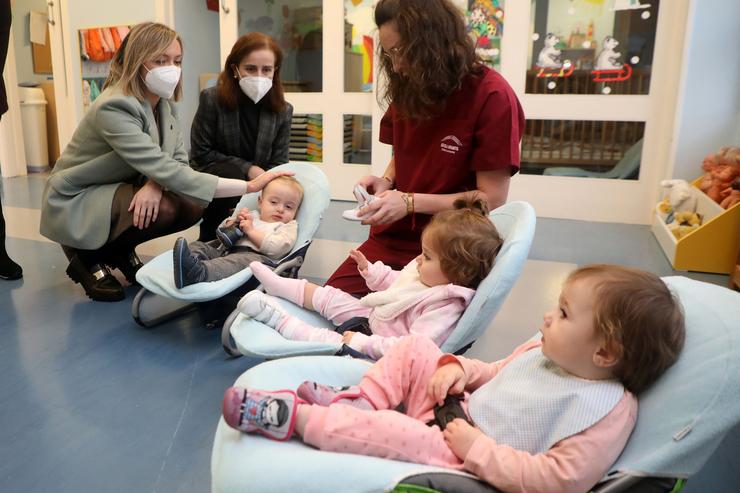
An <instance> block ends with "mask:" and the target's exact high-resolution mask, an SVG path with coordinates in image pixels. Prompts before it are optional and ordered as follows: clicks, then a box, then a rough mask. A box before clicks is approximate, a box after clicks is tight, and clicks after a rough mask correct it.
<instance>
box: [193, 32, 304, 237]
mask: <svg viewBox="0 0 740 493" xmlns="http://www.w3.org/2000/svg"><path fill="white" fill-rule="evenodd" d="M282 61H283V53H282V51H281V50H280V47H279V46H278V44H277V43H276V42H275V40H274V39H272V38H271V37H270V36H267V35H266V34H262V33H256V32H255V33H249V34H245V35H244V36H242V37H240V38H239V39H238V40H237V41H236V43H234V46H233V47H232V48H231V53H229V56H228V57H227V58H226V62H225V63H224V69H223V71H222V72H221V74H220V75H219V77H218V82H217V84H216V87H211V88H208V89H204V90H203V91H202V92H201V93H200V104H199V105H198V111H197V112H196V113H195V117H194V118H193V125H192V127H191V130H190V160H191V162H190V164H191V166H192V167H193V168H195V169H196V170H198V171H203V172H205V173H211V174H214V175H217V176H222V177H224V178H237V179H244V178H245V177H246V178H247V179H252V178H255V177H257V176H258V175H259V174H260V173H264V172H265V170H268V169H270V168H272V167H274V166H277V165H278V164H283V163H287V162H288V144H289V141H290V124H291V119H292V116H293V107H292V106H291V105H290V104H289V103H287V102H286V101H285V97H284V95H283V85H282V82H281V80H280V66H281V64H282ZM237 201H238V199H236V198H224V199H217V200H214V201H213V202H211V203H210V204H209V205H208V207H207V208H206V210H205V212H204V214H203V222H202V223H201V225H200V238H199V240H200V241H209V240H213V239H215V238H216V228H217V227H218V225H219V223H220V222H221V220H222V219H223V218H224V217H227V216H229V215H230V214H231V209H233V208H234V206H236V203H237Z"/></svg>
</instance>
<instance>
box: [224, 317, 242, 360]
mask: <svg viewBox="0 0 740 493" xmlns="http://www.w3.org/2000/svg"><path fill="white" fill-rule="evenodd" d="M237 315H239V310H237V309H234V311H232V312H231V313H230V314H229V316H228V317H227V318H226V320H225V321H224V326H223V327H221V346H222V347H223V348H224V351H226V353H227V354H228V355H229V356H232V357H234V358H238V357H240V356H242V353H241V352H240V351H239V349H238V348H237V347H236V343H235V342H234V338H233V337H231V325H232V324H233V323H234V320H236V317H237Z"/></svg>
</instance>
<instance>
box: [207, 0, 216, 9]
mask: <svg viewBox="0 0 740 493" xmlns="http://www.w3.org/2000/svg"><path fill="white" fill-rule="evenodd" d="M206 8H207V9H208V10H213V11H214V12H218V0H206Z"/></svg>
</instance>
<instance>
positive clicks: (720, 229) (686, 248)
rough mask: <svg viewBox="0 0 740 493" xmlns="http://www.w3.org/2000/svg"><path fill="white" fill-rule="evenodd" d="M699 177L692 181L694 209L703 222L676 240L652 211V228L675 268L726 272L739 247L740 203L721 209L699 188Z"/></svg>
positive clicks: (733, 265) (733, 262)
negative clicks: (695, 199)
mask: <svg viewBox="0 0 740 493" xmlns="http://www.w3.org/2000/svg"><path fill="white" fill-rule="evenodd" d="M700 181H701V178H697V179H696V180H694V182H693V183H692V184H693V185H694V186H693V187H692V189H691V190H692V192H693V193H694V194H696V197H697V206H696V212H698V213H699V214H701V215H702V217H703V221H702V225H701V226H699V227H698V228H697V229H695V230H694V231H692V232H691V233H689V234H687V235H686V236H684V237H683V238H681V239H680V240H677V239H676V237H675V236H673V233H671V232H670V230H669V229H668V226H666V224H665V222H663V220H662V219H661V218H660V216H658V215H657V214H655V216H654V217H653V226H652V231H653V234H654V235H655V238H656V239H657V240H658V243H659V244H660V246H661V248H662V249H663V253H665V255H666V257H668V261H669V262H670V263H671V265H672V266H673V268H674V269H677V270H691V271H698V272H712V273H717V274H729V273H731V272H732V271H733V270H734V269H735V264H736V261H737V254H738V248H740V204H735V205H734V206H733V207H731V208H729V209H723V208H722V207H720V206H719V204H718V203H716V202H715V201H714V200H712V199H710V198H709V197H708V196H707V195H706V194H705V193H704V192H702V191H701V190H699V188H698V185H699V182H700Z"/></svg>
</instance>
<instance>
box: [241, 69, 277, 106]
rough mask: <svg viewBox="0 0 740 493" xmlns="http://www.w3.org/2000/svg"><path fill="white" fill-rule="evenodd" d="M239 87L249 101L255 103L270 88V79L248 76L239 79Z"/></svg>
mask: <svg viewBox="0 0 740 493" xmlns="http://www.w3.org/2000/svg"><path fill="white" fill-rule="evenodd" d="M239 87H241V88H242V91H243V92H244V94H246V95H247V97H248V98H249V99H251V100H252V101H254V102H255V103H257V102H259V100H260V99H262V98H264V97H265V94H267V92H268V91H269V90H270V89H271V88H272V79H270V78H268V77H254V76H251V75H248V76H246V77H242V78H241V79H239Z"/></svg>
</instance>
